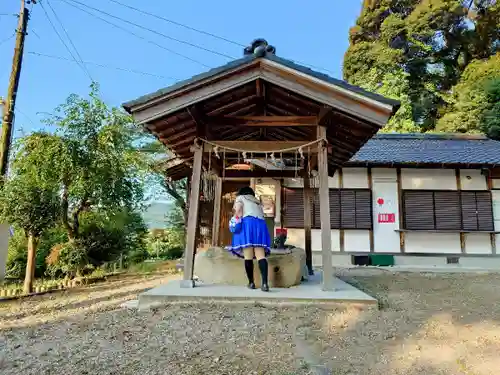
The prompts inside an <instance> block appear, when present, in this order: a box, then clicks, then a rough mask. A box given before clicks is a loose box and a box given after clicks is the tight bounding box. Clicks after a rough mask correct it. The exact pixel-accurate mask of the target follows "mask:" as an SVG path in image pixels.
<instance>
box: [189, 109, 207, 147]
mask: <svg viewBox="0 0 500 375" xmlns="http://www.w3.org/2000/svg"><path fill="white" fill-rule="evenodd" d="M187 111H188V113H189V115H190V116H191V118H192V119H193V121H194V122H195V124H196V135H197V136H198V137H200V138H205V139H210V136H211V133H210V129H209V127H208V125H207V122H206V121H205V117H204V116H203V115H202V113H201V112H200V110H199V109H198V107H197V106H196V105H192V106H191V107H188V108H187Z"/></svg>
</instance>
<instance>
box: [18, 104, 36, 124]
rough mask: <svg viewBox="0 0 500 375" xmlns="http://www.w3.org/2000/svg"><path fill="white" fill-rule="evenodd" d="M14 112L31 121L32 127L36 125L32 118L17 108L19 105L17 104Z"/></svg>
mask: <svg viewBox="0 0 500 375" xmlns="http://www.w3.org/2000/svg"><path fill="white" fill-rule="evenodd" d="M14 112H19V113H20V114H21V115H23V116H24V117H25V118H26V119H27V120H28V121H29V122H30V123H31V125H33V127H35V126H36V125H35V123H34V122H33V120H32V119H31V118H30V117H29V116H28V115H27V114H26V113H25V112H23V111H21V110H20V109H19V106H17V108H16V109H15V110H14Z"/></svg>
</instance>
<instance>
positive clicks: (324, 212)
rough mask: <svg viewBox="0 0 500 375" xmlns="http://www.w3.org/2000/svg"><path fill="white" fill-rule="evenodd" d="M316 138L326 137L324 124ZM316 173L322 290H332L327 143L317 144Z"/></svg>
mask: <svg viewBox="0 0 500 375" xmlns="http://www.w3.org/2000/svg"><path fill="white" fill-rule="evenodd" d="M318 138H326V128H325V127H324V126H318ZM318 173H319V206H320V209H319V211H320V218H321V258H322V264H323V290H324V291H333V290H334V287H333V265H332V230H331V226H330V194H329V191H328V190H329V189H328V149H327V145H326V144H324V143H323V142H322V143H320V144H319V146H318Z"/></svg>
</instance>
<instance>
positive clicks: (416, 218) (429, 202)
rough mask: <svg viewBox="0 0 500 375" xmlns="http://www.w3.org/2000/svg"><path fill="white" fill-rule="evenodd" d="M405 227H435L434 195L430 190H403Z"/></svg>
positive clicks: (417, 228) (416, 228)
mask: <svg viewBox="0 0 500 375" xmlns="http://www.w3.org/2000/svg"><path fill="white" fill-rule="evenodd" d="M403 210H404V215H403V216H404V226H405V229H413V230H426V229H427V230H429V229H435V225H436V224H435V219H434V195H433V192H432V191H421V190H405V191H403Z"/></svg>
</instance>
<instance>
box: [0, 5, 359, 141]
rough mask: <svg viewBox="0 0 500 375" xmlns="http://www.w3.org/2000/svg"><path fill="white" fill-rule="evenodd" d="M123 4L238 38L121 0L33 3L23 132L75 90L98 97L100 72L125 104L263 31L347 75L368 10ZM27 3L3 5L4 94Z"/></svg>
mask: <svg viewBox="0 0 500 375" xmlns="http://www.w3.org/2000/svg"><path fill="white" fill-rule="evenodd" d="M75 1H76V2H77V3H75ZM117 1H119V2H120V3H122V4H126V5H129V6H133V7H135V8H139V9H141V10H144V11H146V12H150V13H155V14H157V15H158V16H161V17H164V18H167V19H169V20H172V21H175V22H177V23H180V24H184V25H187V26H189V27H192V28H196V29H198V30H203V31H205V32H207V33H211V34H214V35H217V36H219V37H223V38H225V39H227V40H230V41H231V42H232V43H231V42H227V41H223V40H220V39H216V38H213V37H211V36H208V35H205V34H202V33H199V32H196V31H193V30H189V29H186V28H183V27H180V26H178V25H175V24H172V23H168V22H166V21H163V20H159V19H156V18H153V17H151V16H147V15H144V14H141V13H139V12H137V11H135V10H132V9H129V8H126V7H123V6H122V5H119V4H116V3H113V1H111V0H38V4H34V5H28V8H29V9H31V17H30V21H29V24H28V35H27V37H26V43H25V54H24V60H23V66H22V72H21V79H20V85H19V90H18V101H17V108H16V120H15V127H14V136H15V137H18V136H21V135H23V134H26V133H28V132H30V131H33V130H38V129H41V128H44V125H43V124H42V123H41V120H42V119H43V118H44V117H47V114H48V113H51V112H52V111H53V110H54V108H56V107H57V106H58V105H59V104H61V103H63V102H64V101H65V100H66V98H67V97H68V95H70V94H72V93H76V94H79V95H86V94H88V92H89V85H90V83H91V78H90V77H92V79H93V80H95V81H97V82H98V83H99V84H100V87H101V95H102V97H103V99H104V100H105V102H106V103H107V104H109V105H112V106H120V105H121V104H122V103H124V102H126V101H128V100H132V99H135V98H137V97H139V96H142V95H144V94H148V93H150V92H153V91H156V90H158V89H160V88H162V87H166V86H169V85H171V84H173V83H175V82H176V81H178V80H182V79H186V78H189V77H191V76H193V75H195V74H198V73H202V72H204V71H206V70H208V69H209V68H210V67H216V66H219V65H223V64H225V63H227V62H228V61H230V60H231V58H240V57H241V56H242V55H243V48H244V47H243V46H246V45H249V44H250V42H251V41H252V40H253V39H255V38H265V39H266V40H267V41H268V42H269V44H271V45H274V46H275V47H276V54H277V55H279V56H281V57H284V58H288V59H291V60H294V61H296V62H299V63H305V64H309V65H312V66H314V67H315V68H316V70H320V71H322V72H324V73H327V74H330V75H331V76H333V77H335V78H341V77H342V60H343V55H344V53H345V51H346V49H347V47H348V31H349V28H350V27H351V26H353V25H354V23H355V21H356V18H357V16H358V15H359V13H360V9H361V0H336V1H332V0H328V1H327V0H308V1H304V0H286V1H285V0H274V1H269V0H267V1H265V0H253V1H252V2H251V3H250V2H241V3H240V2H237V1H234V0H233V1H230V0H212V1H202V0H184V1H167V0H157V1H152V0H142V1H139V0H117ZM78 2H79V3H80V4H78ZM70 4H74V5H75V6H77V7H79V8H81V9H84V10H86V11H87V12H90V13H91V14H94V15H96V16H98V17H101V18H103V19H105V20H107V21H109V22H112V23H114V24H116V25H119V26H120V27H121V28H122V29H118V28H116V27H114V26H112V25H110V24H109V23H106V22H105V21H103V20H101V19H99V18H97V17H96V16H92V15H89V14H88V13H85V12H84V11H82V10H80V9H77V8H75V7H74V6H71V5H70ZM82 4H83V5H82ZM238 4H240V5H238ZM245 4H246V5H245ZM19 6H20V0H2V1H1V2H0V96H5V95H6V94H7V87H8V81H9V75H10V70H11V65H12V55H13V49H14V38H13V37H11V36H12V35H13V34H14V32H15V29H16V24H17V16H16V14H18V13H19ZM91 7H93V8H95V9H98V10H101V11H103V12H106V13H108V14H109V15H106V14H104V13H99V12H98V11H96V10H94V9H91ZM45 12H47V14H48V17H47V15H46V13H45ZM110 15H111V16H115V17H119V18H122V19H125V20H127V21H129V22H132V23H135V24H138V25H141V26H143V27H146V28H149V29H151V30H153V31H155V32H156V33H153V32H150V31H147V30H144V29H141V28H139V27H137V26H134V25H132V24H130V23H125V22H123V21H122V20H118V19H116V18H112V17H111V16H110ZM48 18H49V19H50V21H51V22H52V24H53V25H54V27H55V28H56V29H57V31H58V33H59V34H60V36H61V37H62V38H63V39H64V41H65V43H66V45H67V46H68V47H69V48H72V45H74V46H76V49H77V51H78V54H77V53H75V52H73V55H74V56H75V58H76V59H77V60H79V56H81V59H82V60H83V61H84V62H88V63H87V64H85V68H86V70H87V71H88V73H89V74H88V73H87V72H86V71H85V70H84V68H82V67H81V66H80V65H79V64H77V63H76V62H75V59H73V57H72V56H71V54H70V53H69V52H68V51H67V49H66V47H65V46H64V44H63V43H62V42H61V40H60V38H59V37H58V35H57V33H56V32H55V31H54V29H53V26H52V24H51V22H49V19H48ZM61 25H62V26H61ZM62 27H64V29H63V28H62ZM123 29H125V30H128V31H130V32H132V33H135V34H136V35H139V36H140V37H137V36H134V35H131V34H130V33H128V32H127V31H124V30H123ZM64 30H66V32H67V34H68V35H69V37H70V41H68V39H67V37H66V33H65V31H64ZM160 34H163V35H160ZM168 37H169V38H173V39H178V40H182V41H185V42H186V43H181V42H178V41H175V40H173V39H169V38H168ZM9 38H10V39H9ZM141 38H144V39H141ZM189 44H190V45H189ZM158 45H159V46H158ZM242 45H243V46H242ZM204 49H205V50H204ZM168 50H170V51H173V52H170V51H168ZM207 50H211V51H213V52H209V51H207ZM72 51H74V50H72ZM214 52H215V53H214ZM42 55H48V56H53V57H46V56H42ZM78 55H79V56H78ZM179 55H184V56H186V57H187V58H185V57H182V56H179ZM223 55H226V56H223ZM54 57H56V58H54ZM193 60H195V61H196V62H195V61H193ZM90 63H92V64H90ZM96 64H98V65H104V66H106V68H104V67H101V66H98V65H96ZM115 68H119V69H123V70H119V69H115ZM318 68H321V69H318ZM131 71H139V72H142V73H144V74H138V73H133V72H131ZM89 75H90V77H89Z"/></svg>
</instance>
